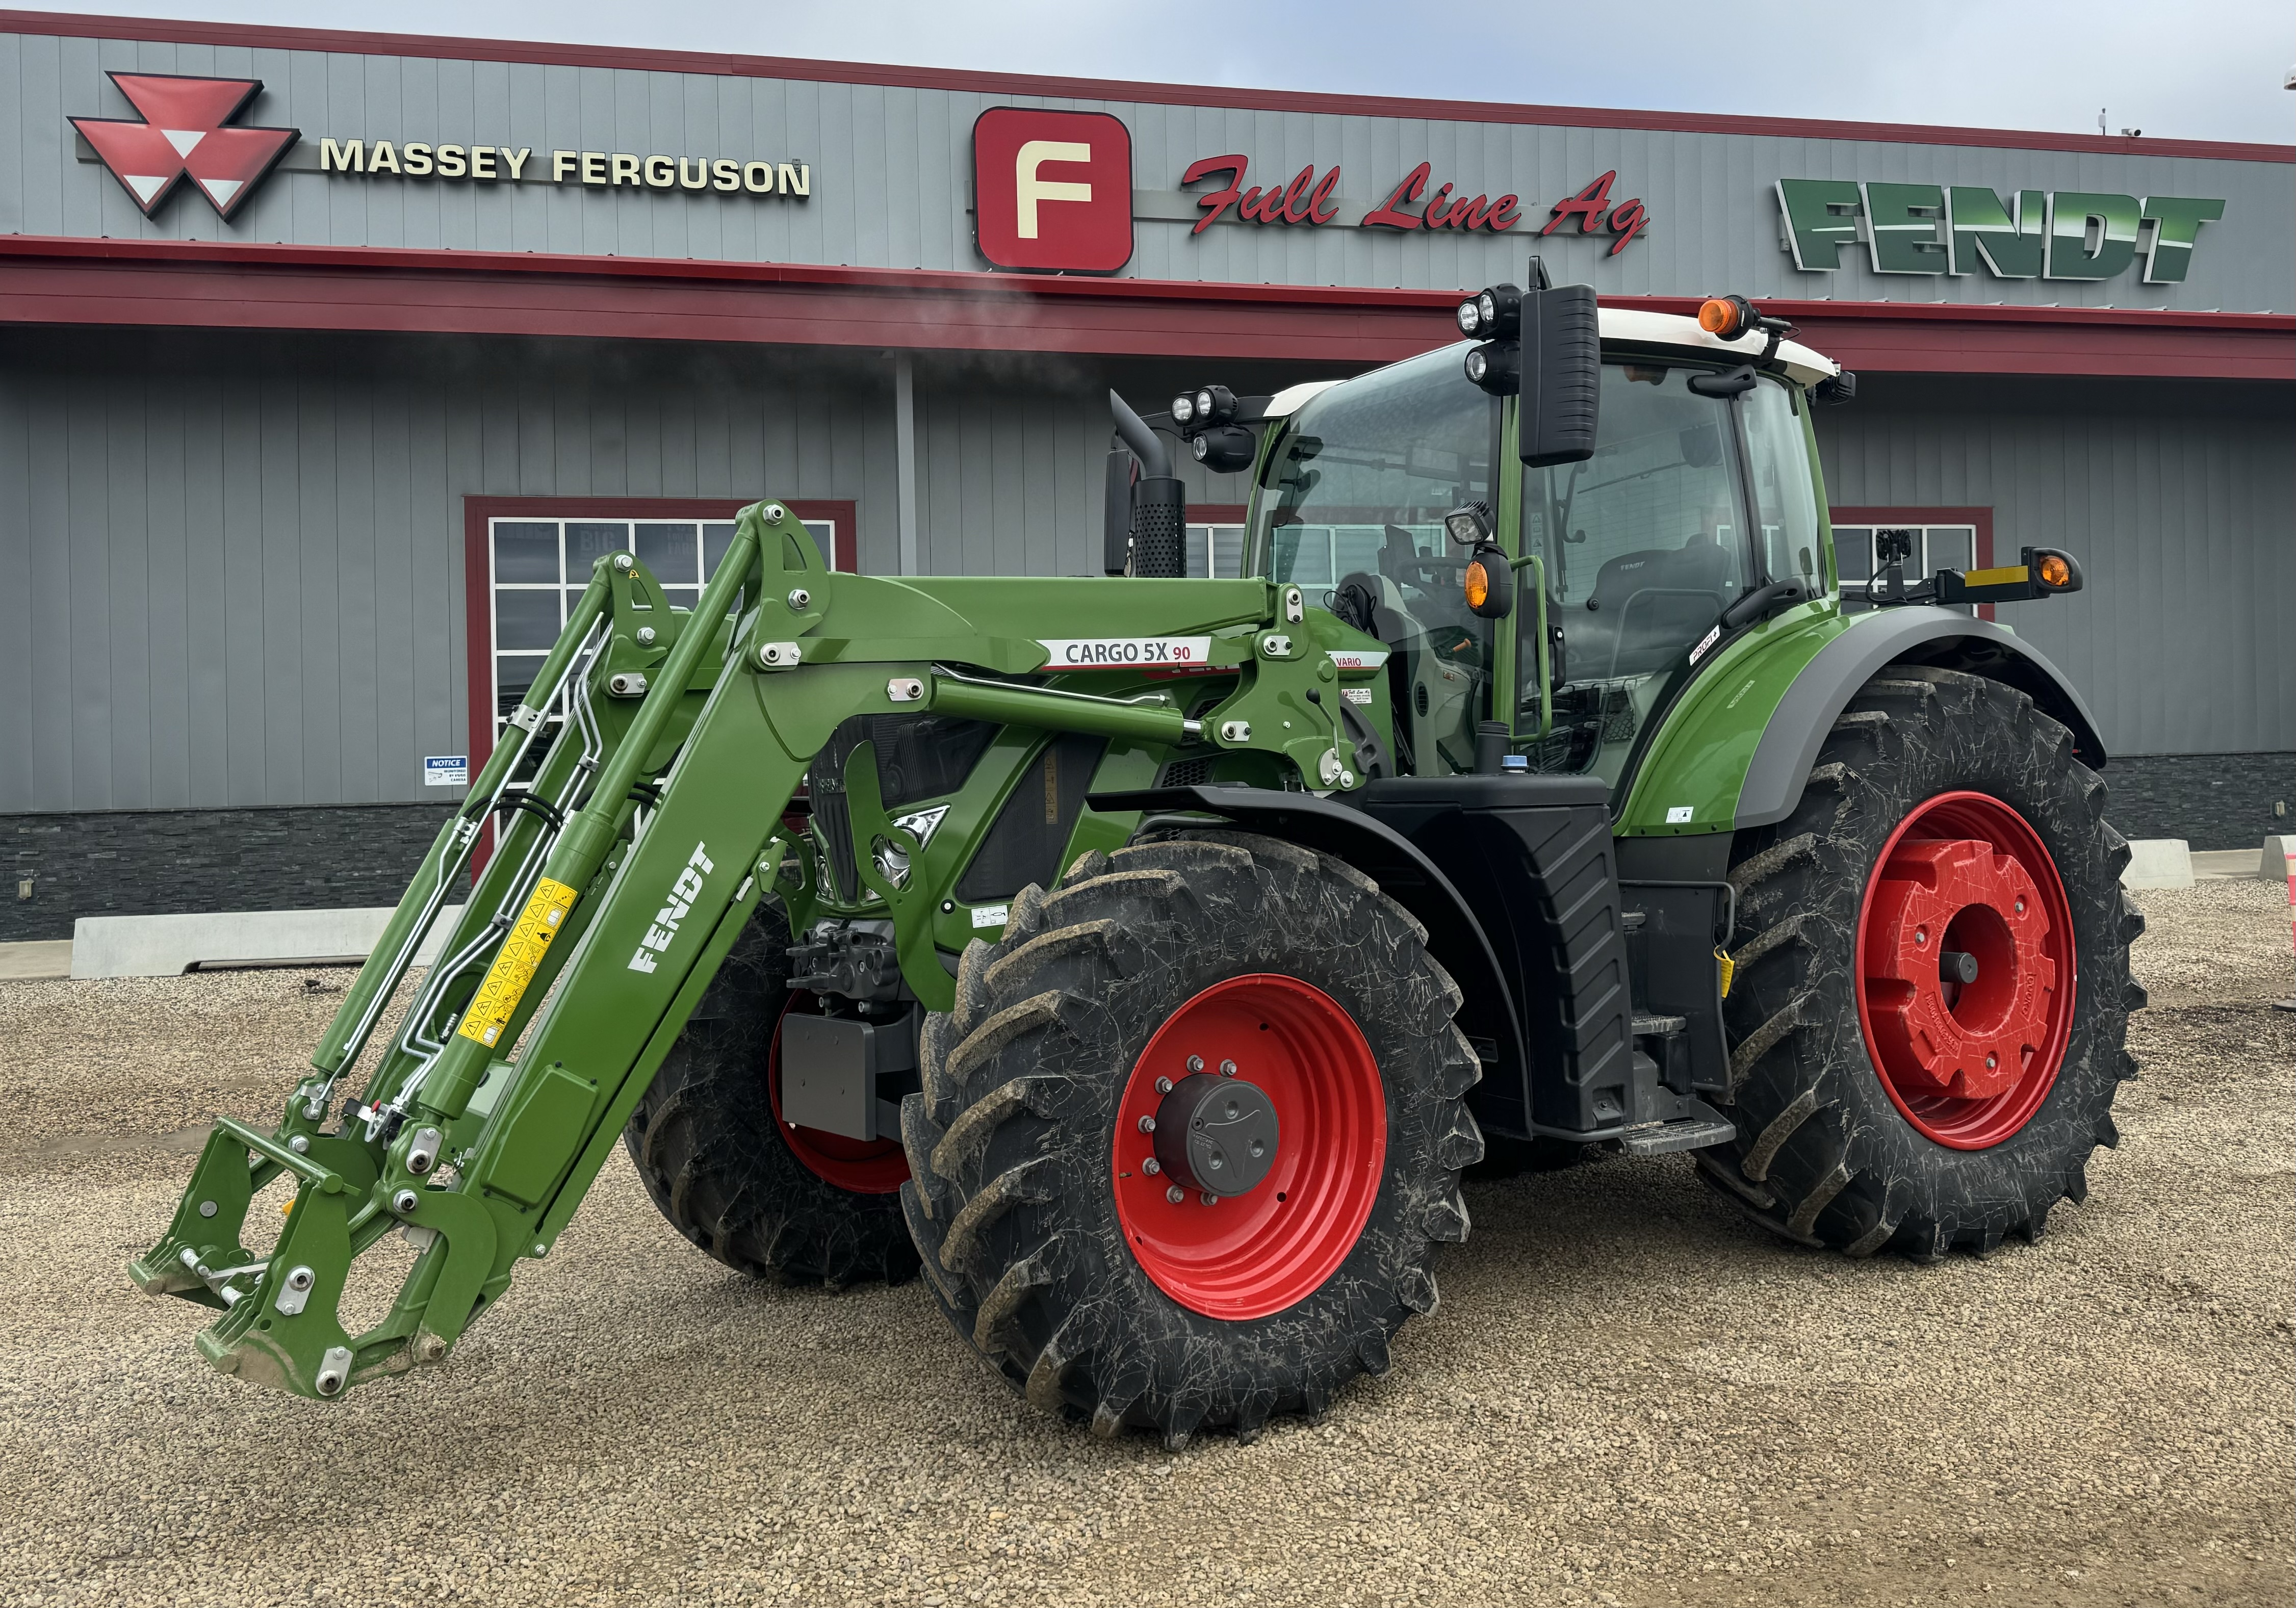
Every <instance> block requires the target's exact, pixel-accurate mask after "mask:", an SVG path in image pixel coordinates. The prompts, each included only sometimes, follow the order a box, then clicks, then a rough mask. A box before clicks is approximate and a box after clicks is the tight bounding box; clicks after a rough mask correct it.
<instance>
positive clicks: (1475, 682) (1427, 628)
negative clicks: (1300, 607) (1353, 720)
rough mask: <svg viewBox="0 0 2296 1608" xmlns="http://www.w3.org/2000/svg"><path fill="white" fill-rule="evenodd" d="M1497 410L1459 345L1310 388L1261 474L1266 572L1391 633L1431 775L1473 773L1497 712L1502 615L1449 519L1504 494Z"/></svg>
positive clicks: (1408, 716) (1420, 758) (1255, 535)
mask: <svg viewBox="0 0 2296 1608" xmlns="http://www.w3.org/2000/svg"><path fill="white" fill-rule="evenodd" d="M1497 407H1498V404H1497V401H1496V400H1495V399H1494V398H1490V397H1488V396H1486V395H1485V394H1484V393H1483V392H1481V391H1480V390H1477V389H1476V388H1475V387H1474V386H1472V385H1471V384H1469V383H1468V382H1467V381H1466V378H1465V376H1464V375H1463V374H1462V373H1460V368H1459V352H1458V349H1457V348H1456V347H1445V348H1442V349H1439V350H1436V351H1432V352H1429V353H1427V354H1426V355H1425V356H1423V357H1414V358H1411V359H1409V360H1407V361H1406V362H1403V363H1398V364H1397V365H1394V366H1393V367H1391V368H1386V369H1382V370H1379V371H1378V372H1376V373H1370V374H1366V375H1365V376H1363V377H1362V378H1361V379H1358V380H1351V381H1348V382H1347V383H1346V384H1344V385H1340V386H1335V387H1333V389H1332V390H1327V391H1325V392H1324V393H1322V394H1321V395H1320V396H1317V397H1316V398H1313V399H1312V400H1310V401H1309V402H1308V404H1307V406H1304V407H1302V408H1301V409H1300V413H1299V414H1298V415H1297V416H1296V417H1295V418H1294V419H1293V420H1292V423H1291V425H1290V427H1289V428H1288V429H1287V430H1286V431H1284V433H1283V437H1282V438H1281V439H1279V440H1278V441H1277V443H1276V445H1275V450H1274V451H1273V452H1272V453H1270V454H1269V455H1268V460H1267V467H1266V470H1265V471H1264V472H1263V475H1262V478H1261V480H1260V485H1259V499H1258V504H1257V512H1256V513H1255V514H1254V523H1253V529H1252V532H1251V551H1252V557H1253V560H1254V562H1255V564H1256V565H1257V566H1258V572H1259V573H1260V574H1264V575H1266V576H1267V577H1268V578H1270V579H1273V580H1276V581H1289V582H1292V583H1293V584H1295V585H1297V586H1299V587H1301V588H1302V589H1304V590H1305V591H1306V593H1307V594H1308V601H1309V602H1310V603H1317V604H1320V605H1322V606H1323V607H1324V608H1328V609H1330V610H1331V611H1333V613H1335V614H1337V615H1339V616H1340V617H1341V619H1344V620H1346V621H1347V622H1348V623H1349V624H1350V625H1353V626H1355V627H1357V628H1358V629H1362V630H1365V631H1369V632H1370V633H1371V634H1372V635H1373V636H1377V637H1378V638H1379V639H1380V640H1381V641H1382V642H1383V643H1384V644H1387V646H1388V648H1389V649H1390V659H1389V660H1388V665H1387V671H1388V677H1389V690H1390V693H1391V694H1392V696H1393V698H1394V708H1395V710H1396V711H1397V718H1396V742H1397V747H1398V750H1399V752H1398V755H1397V759H1398V761H1399V763H1400V765H1401V767H1402V768H1403V769H1404V770H1406V772H1410V773H1413V774H1416V775H1447V774H1450V773H1452V772H1455V771H1467V770H1472V769H1473V768H1474V729H1475V723H1476V722H1477V721H1478V720H1480V719H1483V718H1488V699H1487V697H1486V694H1485V687H1486V685H1487V684H1488V667H1489V664H1490V659H1491V626H1490V622H1489V621H1488V620H1484V619H1478V618H1476V617H1475V615H1474V614H1472V612H1471V611H1469V610H1468V608H1467V606H1466V602H1465V599H1464V596H1463V595H1462V592H1461V587H1460V581H1461V578H1462V573H1463V571H1464V569H1465V566H1466V554H1464V552H1462V551H1460V550H1459V549H1458V548H1456V547H1455V546H1452V545H1451V543H1450V542H1449V540H1448V539H1447V537H1446V536H1445V534H1444V530H1443V515H1444V514H1445V513H1448V512H1449V511H1451V510H1452V509H1454V508H1457V507H1460V506H1462V505H1464V504H1468V503H1481V504H1483V505H1485V506H1486V507H1491V506H1496V505H1497V497H1496V496H1495V495H1494V494H1493V491H1492V488H1491V475H1490V464H1491V446H1492V434H1493V421H1494V419H1495V417H1496V416H1497Z"/></svg>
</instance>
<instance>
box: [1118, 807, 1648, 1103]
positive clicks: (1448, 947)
mask: <svg viewBox="0 0 2296 1608" xmlns="http://www.w3.org/2000/svg"><path fill="white" fill-rule="evenodd" d="M1372 785H1374V786H1378V785H1381V783H1373V784H1372ZM1602 796H1603V794H1602V792H1601V790H1600V789H1599V788H1597V790H1596V792H1595V797H1596V798H1597V799H1599V798H1601V797H1602ZM1088 802H1090V804H1091V805H1092V807H1093V808H1095V809H1096V810H1101V811H1103V812H1107V813H1110V814H1115V813H1119V812H1128V811H1131V810H1142V811H1145V812H1149V813H1151V814H1154V813H1160V812H1170V811H1201V812H1203V813H1206V814H1210V815H1215V816H1224V817H1226V819H1228V820H1230V821H1233V822H1234V823H1235V824H1236V825H1238V826H1242V827H1244V828H1246V829H1248V830H1250V831H1253V832H1264V833H1267V835H1268V836H1270V837H1275V838H1282V839H1283V840H1284V841H1286V842H1292V843H1298V844H1300V845H1301V846H1302V847H1304V848H1308V849H1320V850H1322V851H1323V852H1324V853H1325V854H1330V855H1333V856H1336V857H1339V858H1341V859H1343V860H1345V861H1346V862H1347V863H1348V864H1349V865H1350V866H1354V867H1356V869H1357V870H1358V871H1361V872H1362V873H1363V874H1365V875H1366V876H1368V877H1370V878H1371V879H1372V880H1373V881H1374V882H1377V883H1378V884H1379V885H1380V887H1381V889H1382V890H1383V891H1385V893H1386V894H1387V895H1388V897H1389V898H1392V899H1393V900H1395V902H1396V903H1397V904H1398V905H1401V906H1402V907H1404V908H1405V909H1406V910H1408V911H1410V912H1411V914H1412V915H1415V916H1416V917H1417V918H1418V920H1419V924H1420V925H1421V926H1423V927H1424V928H1426V929H1427V948H1428V950H1429V952H1430V953H1431V954H1432V955H1433V956H1435V958H1436V960H1437V961H1438V962H1439V964H1441V965H1442V967H1443V969H1444V970H1445V971H1447V972H1449V973H1450V974H1451V977H1452V980H1454V981H1455V982H1456V983H1457V984H1458V985H1459V988H1460V991H1461V992H1462V994H1463V995H1464V1000H1463V1002H1462V1003H1461V1005H1460V1006H1459V1014H1458V1023H1459V1029H1460V1030H1461V1031H1462V1032H1464V1033H1465V1034H1466V1035H1467V1037H1468V1038H1470V1039H1472V1040H1473V1041H1475V1045H1476V1048H1477V1050H1478V1052H1479V1053H1480V1054H1482V1055H1483V1056H1484V1058H1485V1059H1484V1066H1483V1080H1482V1082H1481V1083H1480V1084H1479V1085H1477V1087H1476V1090H1475V1094H1474V1095H1473V1096H1472V1104H1473V1107H1474V1112H1475V1116H1476V1118H1477V1120H1479V1121H1481V1122H1482V1123H1483V1124H1484V1125H1485V1126H1486V1127H1488V1128H1496V1129H1497V1131H1499V1132H1502V1133H1508V1134H1513V1135H1515V1136H1528V1135H1529V1132H1530V1127H1529V1122H1530V1105H1529V1087H1530V1084H1529V1068H1530V1062H1529V1055H1528V1054H1527V1052H1526V1050H1525V1047H1524V1043H1523V1036H1522V1020H1521V1012H1520V1011H1519V1010H1518V1009H1517V1008H1516V1005H1515V1002H1514V991H1513V988H1512V987H1511V986H1510V985H1509V983H1508V977H1509V975H1510V973H1509V972H1506V971H1505V970H1503V969H1502V967H1501V963H1500V959H1499V956H1497V954H1496V953H1495V952H1494V951H1493V949H1492V947H1491V940H1490V938H1489V936H1488V934H1487V933H1486V932H1485V931H1484V923H1482V921H1481V920H1480V918H1479V917H1478V916H1477V915H1476V914H1475V913H1474V910H1473V907H1472V906H1471V905H1470V903H1469V902H1468V899H1467V898H1466V896H1465V895H1464V894H1463V893H1462V892H1461V891H1460V890H1459V889H1458V888H1457V887H1456V886H1454V885H1453V882H1452V880H1451V878H1450V877H1449V876H1448V875H1447V874H1445V873H1444V872H1443V871H1442V870H1441V869H1439V867H1438V866H1437V864H1436V862H1435V861H1434V860H1433V859H1432V858H1431V857H1429V855H1428V854H1427V853H1426V851H1425V850H1424V849H1421V848H1420V847H1419V846H1418V845H1417V844H1415V843H1414V842H1413V841H1411V839H1410V838H1408V837H1407V836H1406V835H1405V834H1403V833H1399V832H1398V831H1397V830H1396V829H1395V828H1394V827H1392V826H1390V825H1387V824H1386V823H1385V822H1384V821H1382V819H1381V818H1380V817H1379V816H1376V815H1373V814H1369V813H1367V812H1365V811H1363V810H1359V809H1354V808H1349V807H1348V806H1346V805H1343V804H1339V803H1334V802H1333V801H1332V800H1326V799H1319V798H1317V797H1316V796H1315V795H1314V794H1313V793H1302V792H1276V791H1275V789H1273V788H1259V787H1205V786H1193V787H1160V788H1155V789H1152V790H1149V791H1145V792H1106V793H1094V794H1093V795H1092V796H1091V798H1090V800H1088Z"/></svg>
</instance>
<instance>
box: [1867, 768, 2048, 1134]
mask: <svg viewBox="0 0 2296 1608" xmlns="http://www.w3.org/2000/svg"><path fill="white" fill-rule="evenodd" d="M1947 953H1955V954H1960V955H1967V956H1973V957H1974V959H1975V961H1976V964H1977V976H1976V980H1974V981H1972V982H1968V983H1963V982H1961V981H1960V980H1958V978H1948V977H1946V976H1942V975H1941V974H1940V964H1939V957H1940V956H1942V955H1945V954H1947ZM2074 964H2075V962H2074V952H2073V924H2072V908H2071V905H2070V904H2069V903H2068V902H2067V901H2066V898H2065V888H2064V882H2063V879H2062V878H2061V877H2059V876H2058V874H2057V867H2056V862H2055V861H2054V860H2052V859H2051V858H2050V857H2049V851H2048V850H2047V849H2046V848H2044V847H2043V846H2042V843H2041V839H2040V835H2039V834H2038V833H2036V832H2035V831H2034V830H2033V829H2032V827H2031V826H2030V825H2027V824H2026V821H2025V818H2024V817H2023V816H2021V815H2019V814H2018V813H2017V812H2016V811H2015V810H2013V809H2012V808H2009V806H2007V805H2006V804H2004V803H2003V802H2001V800H1998V799H1996V798H1992V797H1989V796H1988V795H1987V794H1984V793H1980V792H1948V793H1939V795H1938V796H1937V797H1936V798H1934V799H1931V800H1929V801H1928V802H1926V803H1924V804H1923V805H1922V806H1921V807H1920V808H1916V809H1915V811H1914V812H1913V813H1912V814H1910V815H1908V816H1907V817H1906V818H1905V820H1904V821H1902V822H1901V823H1899V824H1898V829H1897V831H1895V832H1894V833H1890V841H1888V842H1887V843H1885V844H1883V845H1882V853H1881V855H1880V857H1879V858H1878V859H1877V860H1876V861H1875V862H1874V874H1873V877H1872V878H1871V880H1869V881H1868V882H1867V883H1866V898H1865V901H1864V902H1863V904H1861V905H1860V906H1859V907H1858V911H1857V1021H1858V1025H1859V1026H1860V1028H1861V1029H1863V1030H1864V1032H1865V1035H1866V1053H1867V1054H1870V1055H1871V1056H1872V1057H1873V1059H1874V1071H1876V1072H1878V1073H1880V1074H1881V1079H1882V1088H1883V1089H1884V1090H1886V1091H1887V1092H1888V1094H1889V1096H1890V1100H1891V1101H1892V1102H1894V1103H1896V1105H1897V1107H1898V1110H1899V1111H1900V1112H1904V1113H1905V1117H1906V1120H1907V1121H1908V1122H1910V1123H1912V1124H1913V1125H1914V1126H1915V1128H1918V1129H1919V1130H1920V1131H1921V1132H1922V1133H1923V1134H1924V1135H1926V1136H1928V1137H1930V1138H1931V1139H1934V1140H1935V1141H1936V1142H1937V1143H1939V1144H1945V1145H1949V1146H1951V1147H1952V1148H1954V1149H1956V1150H1984V1149H1987V1148H1989V1146H1992V1145H1995V1144H2000V1143H2001V1142H2002V1141H2003V1140H2005V1139H2006V1138H2008V1137H2009V1136H2011V1135H2013V1134H2014V1133H2016V1132H2017V1131H2018V1130H2019V1129H2020V1128H2023V1127H2024V1126H2025V1124H2026V1123H2027V1122H2029V1121H2030V1120H2032V1117H2033V1113H2034V1112H2037V1111H2038V1110H2040V1108H2041V1102H2042V1101H2044V1100H2046V1099H2047V1098H2048V1095H2049V1090H2050V1088H2051V1087H2052V1086H2053V1085H2054V1084H2055V1082H2056V1080H2057V1071H2058V1069H2059V1068H2060V1067H2061V1066H2062V1065H2063V1063H2064V1056H2065V1045H2066V1042H2067V1041H2068V1040H2069V1039H2070V1038H2071V1033H2072V1018H2073V992H2074Z"/></svg>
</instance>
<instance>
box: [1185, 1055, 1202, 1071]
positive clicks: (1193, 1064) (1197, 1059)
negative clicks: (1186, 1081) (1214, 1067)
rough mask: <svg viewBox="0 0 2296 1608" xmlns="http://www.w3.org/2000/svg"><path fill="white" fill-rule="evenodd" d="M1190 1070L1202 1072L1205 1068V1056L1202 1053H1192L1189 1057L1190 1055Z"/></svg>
mask: <svg viewBox="0 0 2296 1608" xmlns="http://www.w3.org/2000/svg"><path fill="white" fill-rule="evenodd" d="M1188 1070H1189V1071H1192V1072H1201V1071H1203V1070H1204V1058H1203V1057H1202V1056H1201V1055H1191V1056H1189V1057H1188Z"/></svg>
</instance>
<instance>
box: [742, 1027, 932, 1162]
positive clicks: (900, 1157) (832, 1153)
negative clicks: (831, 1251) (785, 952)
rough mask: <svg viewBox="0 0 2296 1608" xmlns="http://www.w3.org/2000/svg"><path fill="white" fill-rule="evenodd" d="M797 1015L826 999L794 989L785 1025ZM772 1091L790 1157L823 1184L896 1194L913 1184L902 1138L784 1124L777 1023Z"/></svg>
mask: <svg viewBox="0 0 2296 1608" xmlns="http://www.w3.org/2000/svg"><path fill="white" fill-rule="evenodd" d="M792 1011H809V1012H812V1013H815V1014H816V1015H818V1014H820V1013H821V996H819V995H818V994H808V993H806V992H804V991H803V990H802V989H791V990H790V997H789V1004H787V1005H784V1006H783V1007H782V1021H787V1020H789V1016H790V1013H791V1012H792ZM766 1092H767V1095H770V1096H772V1099H773V1103H774V1121H775V1123H776V1124H777V1125H778V1126H779V1127H780V1128H781V1130H782V1138H783V1142H784V1143H786V1144H788V1145H789V1147H790V1153H791V1155H793V1156H795V1157H796V1158H797V1159H798V1160H799V1161H801V1162H803V1163H804V1164H805V1168H806V1170H807V1171H808V1172H810V1173H812V1174H813V1175H814V1176H815V1177H817V1178H819V1179H820V1180H821V1181H822V1182H823V1183H824V1184H829V1185H834V1186H835V1187H837V1188H839V1189H841V1190H843V1191H845V1192H846V1193H847V1194H892V1193H893V1192H894V1191H896V1190H898V1189H899V1188H900V1186H901V1185H902V1184H903V1183H905V1182H906V1180H907V1178H908V1176H909V1159H908V1157H907V1156H906V1155H905V1154H904V1153H902V1151H901V1144H900V1141H899V1140H898V1139H849V1138H847V1137H846V1136H844V1135H843V1134H832V1133H824V1132H823V1131H822V1130H821V1129H819V1128H799V1126H798V1125H797V1124H796V1123H794V1122H784V1121H783V1120H782V1023H781V1021H776V1022H775V1023H774V1047H773V1053H772V1054H771V1055H770V1057H769V1058H768V1059H767V1064H766Z"/></svg>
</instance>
